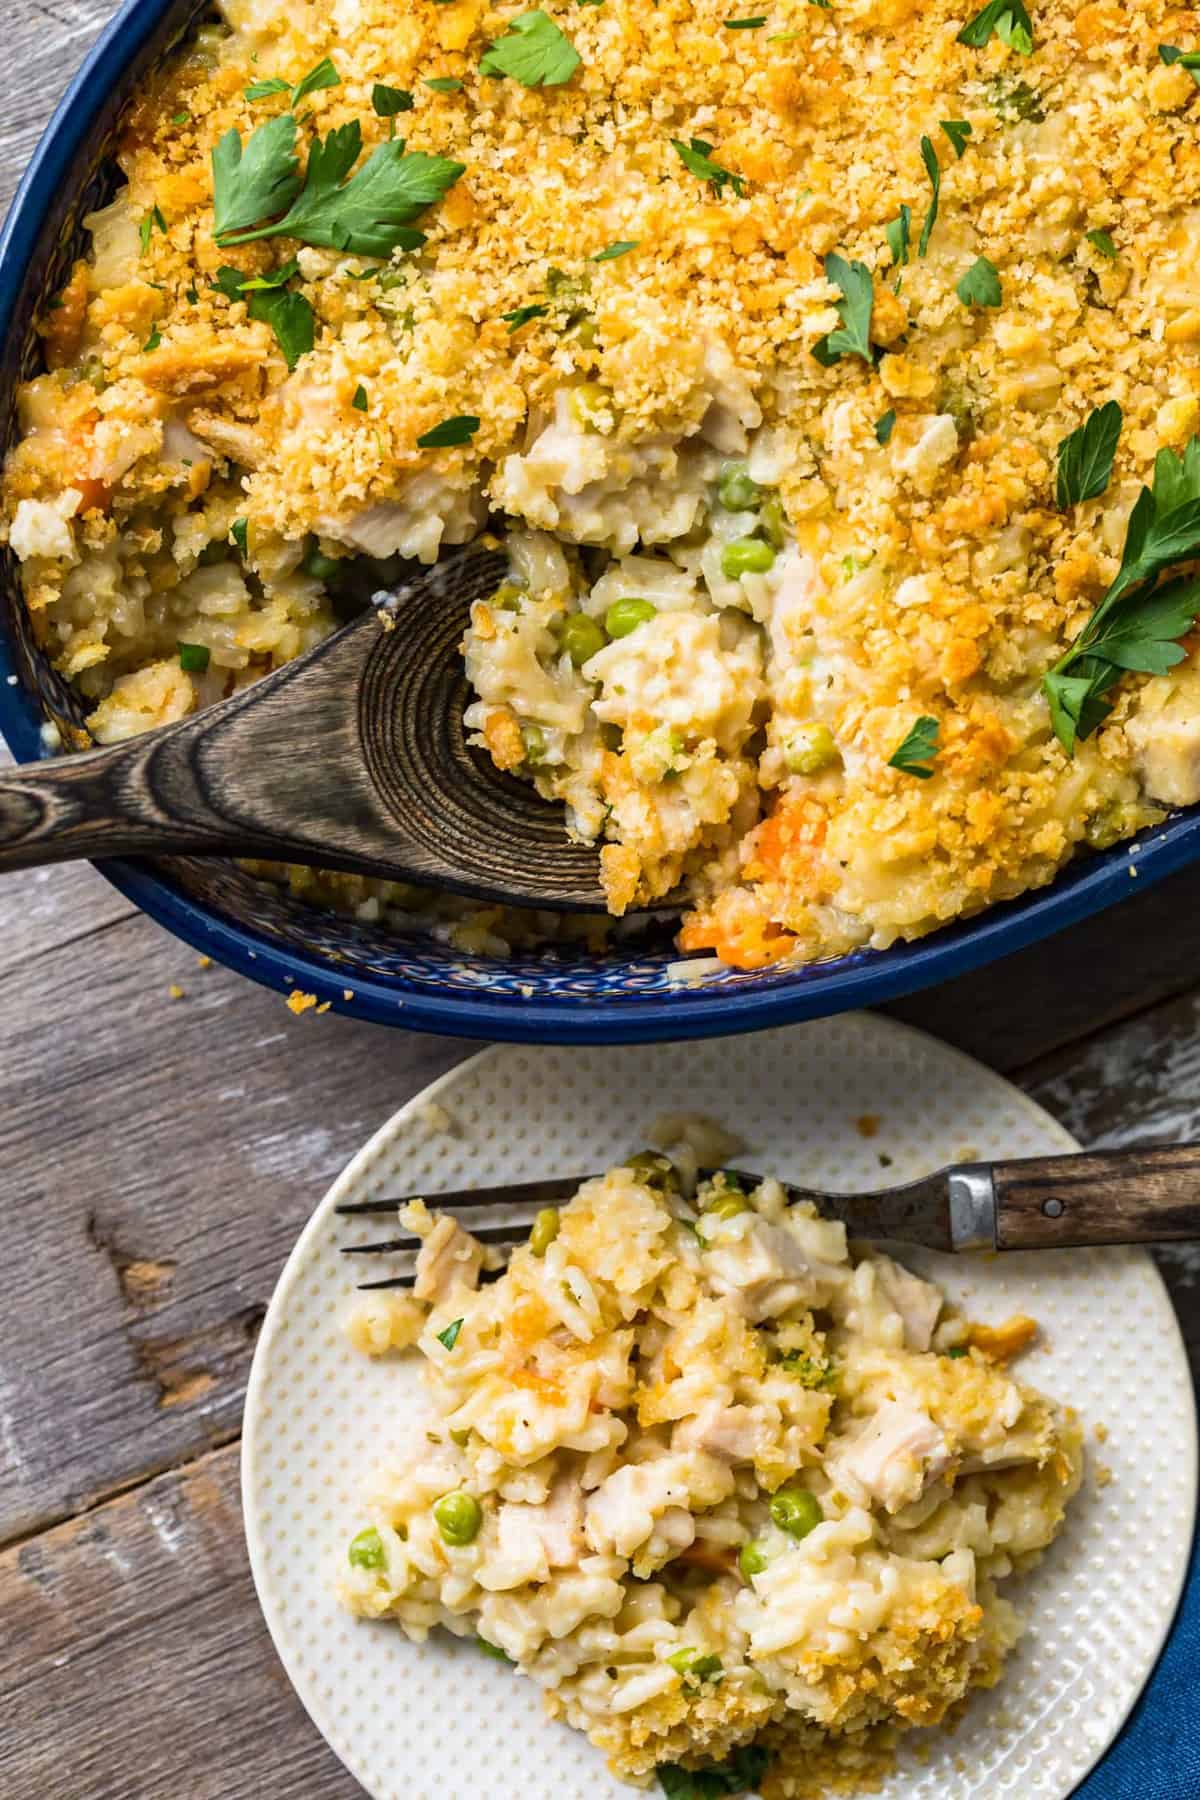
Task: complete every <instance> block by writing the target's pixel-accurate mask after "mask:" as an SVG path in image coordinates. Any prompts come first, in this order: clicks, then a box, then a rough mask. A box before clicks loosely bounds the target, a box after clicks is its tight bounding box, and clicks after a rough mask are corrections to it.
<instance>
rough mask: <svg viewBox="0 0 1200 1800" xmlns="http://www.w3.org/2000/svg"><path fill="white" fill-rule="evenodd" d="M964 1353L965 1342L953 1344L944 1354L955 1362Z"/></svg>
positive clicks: (965, 1348) (965, 1350)
mask: <svg viewBox="0 0 1200 1800" xmlns="http://www.w3.org/2000/svg"><path fill="white" fill-rule="evenodd" d="M966 1354H967V1347H966V1345H965V1344H955V1346H954V1348H953V1349H952V1350H947V1352H946V1355H947V1356H948V1357H950V1358H951V1360H952V1361H954V1362H957V1361H958V1360H959V1358H960V1357H962V1356H965V1355H966Z"/></svg>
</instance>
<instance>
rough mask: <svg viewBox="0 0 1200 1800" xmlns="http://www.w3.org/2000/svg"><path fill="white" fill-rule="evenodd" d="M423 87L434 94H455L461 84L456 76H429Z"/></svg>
mask: <svg viewBox="0 0 1200 1800" xmlns="http://www.w3.org/2000/svg"><path fill="white" fill-rule="evenodd" d="M425 86H426V87H427V88H432V89H433V91H434V93H435V94H457V92H458V90H459V88H460V87H461V86H462V82H461V81H460V80H459V79H458V76H457V75H431V76H430V77H429V79H428V80H427V81H426V83H425Z"/></svg>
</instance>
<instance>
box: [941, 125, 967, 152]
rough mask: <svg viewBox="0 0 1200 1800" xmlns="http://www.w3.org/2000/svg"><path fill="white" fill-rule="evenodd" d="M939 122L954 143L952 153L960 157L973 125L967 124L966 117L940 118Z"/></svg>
mask: <svg viewBox="0 0 1200 1800" xmlns="http://www.w3.org/2000/svg"><path fill="white" fill-rule="evenodd" d="M940 123H941V127H942V130H943V131H944V132H945V134H946V136H947V137H948V138H949V139H950V142H951V143H952V144H953V145H954V154H955V155H956V156H958V157H960V158H961V157H962V155H963V153H964V152H965V150H966V148H967V139H968V138H969V137H970V136H971V135H972V133H973V132H974V129H975V128H974V126H973V125H971V124H969V123H968V121H967V120H966V119H942V120H941V121H940Z"/></svg>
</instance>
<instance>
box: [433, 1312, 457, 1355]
mask: <svg viewBox="0 0 1200 1800" xmlns="http://www.w3.org/2000/svg"><path fill="white" fill-rule="evenodd" d="M462 1328H463V1322H462V1320H461V1319H455V1321H454V1323H453V1324H452V1325H447V1327H446V1329H445V1331H439V1332H438V1334H437V1341H438V1343H439V1344H444V1345H445V1346H446V1348H447V1350H453V1348H454V1346H455V1344H457V1342H458V1334H459V1332H460V1331H461V1330H462Z"/></svg>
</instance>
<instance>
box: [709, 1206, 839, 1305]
mask: <svg viewBox="0 0 1200 1800" xmlns="http://www.w3.org/2000/svg"><path fill="white" fill-rule="evenodd" d="M704 1273H705V1275H706V1276H707V1277H708V1283H709V1286H710V1287H711V1288H712V1289H713V1290H714V1291H715V1292H716V1293H718V1294H721V1295H724V1296H726V1297H727V1298H730V1299H734V1300H736V1302H737V1306H738V1309H739V1311H740V1312H741V1313H742V1316H743V1317H744V1318H746V1319H749V1320H750V1322H751V1323H752V1324H758V1323H759V1322H760V1321H761V1320H763V1319H771V1318H776V1317H777V1316H778V1315H779V1314H780V1313H783V1312H787V1311H788V1309H789V1308H790V1307H793V1306H822V1305H824V1304H825V1302H826V1301H827V1300H828V1298H829V1294H830V1291H831V1285H832V1281H833V1280H834V1279H836V1278H837V1275H838V1273H839V1272H838V1271H837V1270H835V1269H833V1268H831V1267H829V1266H827V1265H826V1264H824V1263H820V1262H816V1261H814V1260H812V1259H810V1258H809V1257H808V1256H806V1255H805V1253H804V1251H803V1250H802V1249H801V1247H800V1245H799V1244H798V1243H797V1241H796V1238H795V1237H794V1235H793V1234H792V1233H791V1232H790V1231H789V1230H788V1229H787V1227H786V1226H784V1225H771V1224H768V1222H767V1220H766V1219H764V1218H762V1217H761V1216H760V1215H759V1214H757V1213H742V1214H740V1215H739V1216H738V1217H737V1218H735V1219H732V1220H730V1222H729V1224H728V1226H726V1227H724V1228H723V1230H722V1234H721V1236H720V1237H719V1238H718V1239H717V1240H716V1241H715V1242H714V1243H712V1244H706V1245H705V1253H704Z"/></svg>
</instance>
